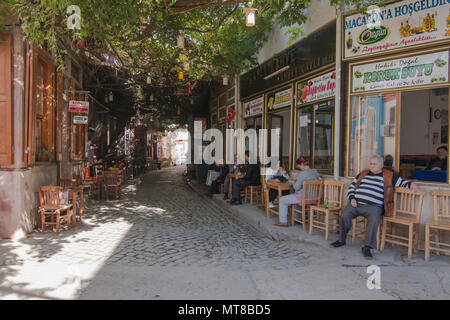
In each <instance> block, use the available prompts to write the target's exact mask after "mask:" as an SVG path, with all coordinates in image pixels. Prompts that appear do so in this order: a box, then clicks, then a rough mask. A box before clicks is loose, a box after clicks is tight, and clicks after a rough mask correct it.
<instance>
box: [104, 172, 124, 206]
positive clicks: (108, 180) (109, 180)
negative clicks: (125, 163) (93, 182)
mask: <svg viewBox="0 0 450 320" xmlns="http://www.w3.org/2000/svg"><path fill="white" fill-rule="evenodd" d="M102 191H104V192H105V196H106V200H109V193H110V191H113V192H114V197H115V199H120V196H121V184H120V178H119V175H118V172H117V171H104V172H103V190H102Z"/></svg>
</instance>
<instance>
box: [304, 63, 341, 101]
mask: <svg viewBox="0 0 450 320" xmlns="http://www.w3.org/2000/svg"><path fill="white" fill-rule="evenodd" d="M335 88H336V72H335V71H332V72H328V73H325V74H323V75H321V76H319V77H316V78H313V79H310V80H307V81H302V82H299V83H297V104H298V105H302V104H305V103H309V102H313V101H317V100H321V99H326V98H330V97H334V91H335V90H334V89H335Z"/></svg>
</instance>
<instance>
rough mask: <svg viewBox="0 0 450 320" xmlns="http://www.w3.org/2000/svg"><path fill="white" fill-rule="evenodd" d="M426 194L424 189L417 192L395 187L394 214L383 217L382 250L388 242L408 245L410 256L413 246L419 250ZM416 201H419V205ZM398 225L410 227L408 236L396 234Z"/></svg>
mask: <svg viewBox="0 0 450 320" xmlns="http://www.w3.org/2000/svg"><path fill="white" fill-rule="evenodd" d="M424 196H425V191H424V190H418V192H417V193H416V194H415V193H414V191H413V190H410V189H407V188H400V187H399V188H395V192H394V210H393V213H392V216H391V217H386V216H385V217H384V218H383V226H382V234H381V247H380V251H383V250H384V245H385V244H386V242H389V243H392V244H398V245H401V246H406V247H408V258H411V257H412V251H413V248H414V249H415V252H417V250H418V246H419V228H420V216H421V214H422V204H423V198H424ZM416 202H417V203H418V204H417V205H416ZM388 224H391V230H390V231H389V233H388V231H387V225H388ZM396 225H401V226H406V227H408V237H403V236H399V235H396V234H395V231H396ZM414 243H415V244H414Z"/></svg>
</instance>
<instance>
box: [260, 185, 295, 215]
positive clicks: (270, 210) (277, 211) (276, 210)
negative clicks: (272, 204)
mask: <svg viewBox="0 0 450 320" xmlns="http://www.w3.org/2000/svg"><path fill="white" fill-rule="evenodd" d="M292 186H293V183H292V182H280V183H270V182H266V192H267V193H266V215H267V217H269V216H270V214H271V213H273V214H276V215H277V216H278V221H279V220H280V199H281V197H282V196H283V191H284V190H291V189H292ZM269 189H275V190H278V208H269V206H268V205H267V203H268V202H269Z"/></svg>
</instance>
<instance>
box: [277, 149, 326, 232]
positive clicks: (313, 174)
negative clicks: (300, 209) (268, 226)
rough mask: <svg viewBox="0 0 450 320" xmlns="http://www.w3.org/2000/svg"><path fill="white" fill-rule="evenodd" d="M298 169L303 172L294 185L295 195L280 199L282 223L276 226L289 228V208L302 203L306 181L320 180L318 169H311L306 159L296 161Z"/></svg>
mask: <svg viewBox="0 0 450 320" xmlns="http://www.w3.org/2000/svg"><path fill="white" fill-rule="evenodd" d="M296 163H297V165H298V168H299V169H300V170H301V171H302V172H301V173H300V174H299V176H298V178H297V181H295V183H294V190H295V193H293V194H289V195H287V196H283V197H281V199H280V222H278V223H276V224H275V225H276V226H279V227H287V226H288V208H289V206H290V205H291V204H299V203H302V196H303V190H302V188H303V185H302V184H303V181H306V180H320V175H319V173H318V172H317V170H316V169H311V168H310V166H309V160H308V158H306V157H303V156H302V157H300V158H299V159H297V161H296Z"/></svg>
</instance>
